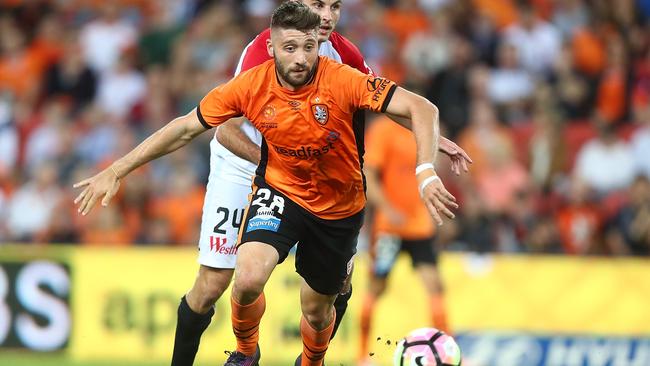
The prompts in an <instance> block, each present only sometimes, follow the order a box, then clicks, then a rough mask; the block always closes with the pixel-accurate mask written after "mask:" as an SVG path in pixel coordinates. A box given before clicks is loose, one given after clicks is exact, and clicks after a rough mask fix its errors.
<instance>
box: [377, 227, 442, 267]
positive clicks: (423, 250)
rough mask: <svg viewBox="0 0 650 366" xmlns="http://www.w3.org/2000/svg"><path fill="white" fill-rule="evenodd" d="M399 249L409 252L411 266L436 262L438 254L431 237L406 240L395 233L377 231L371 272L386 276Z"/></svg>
mask: <svg viewBox="0 0 650 366" xmlns="http://www.w3.org/2000/svg"><path fill="white" fill-rule="evenodd" d="M401 251H406V252H408V253H409V255H410V256H411V263H412V265H413V267H416V266H417V265H418V264H433V265H436V264H437V263H438V254H437V253H436V251H435V250H434V248H433V237H429V238H425V239H417V240H408V239H402V238H400V237H399V236H397V235H392V234H385V233H379V234H378V235H377V237H376V238H375V245H374V248H373V261H372V273H373V274H374V275H375V276H376V277H380V278H386V277H388V275H389V274H390V271H391V270H392V269H393V265H395V261H396V260H397V257H398V256H399V253H400V252H401Z"/></svg>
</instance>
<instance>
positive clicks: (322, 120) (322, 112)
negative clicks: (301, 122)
mask: <svg viewBox="0 0 650 366" xmlns="http://www.w3.org/2000/svg"><path fill="white" fill-rule="evenodd" d="M311 111H312V112H313V113H314V118H316V122H318V123H319V124H320V125H321V126H325V124H326V123H327V121H328V120H329V118H330V114H329V111H328V110H327V106H326V105H325V104H314V105H312V106H311Z"/></svg>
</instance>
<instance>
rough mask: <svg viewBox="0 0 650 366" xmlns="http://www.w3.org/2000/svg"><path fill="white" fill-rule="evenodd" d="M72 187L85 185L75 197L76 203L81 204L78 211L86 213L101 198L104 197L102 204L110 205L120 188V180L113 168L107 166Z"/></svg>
mask: <svg viewBox="0 0 650 366" xmlns="http://www.w3.org/2000/svg"><path fill="white" fill-rule="evenodd" d="M72 187H74V188H81V187H85V188H84V190H83V191H81V193H80V194H79V195H78V196H77V198H75V199H74V204H75V205H77V204H78V205H79V208H78V209H77V212H80V213H81V214H82V215H86V214H87V213H88V212H90V210H91V209H92V208H93V206H95V203H97V200H98V199H100V198H102V206H108V202H110V200H111V198H113V196H115V194H116V193H117V190H118V189H119V188H120V180H119V178H118V177H117V175H116V174H115V172H114V171H113V170H112V169H111V168H107V169H104V170H102V171H101V172H99V173H98V174H97V175H95V176H94V177H90V178H88V179H84V180H82V181H81V182H78V183H75V184H74V185H73V186H72Z"/></svg>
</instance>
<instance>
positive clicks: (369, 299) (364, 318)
mask: <svg viewBox="0 0 650 366" xmlns="http://www.w3.org/2000/svg"><path fill="white" fill-rule="evenodd" d="M376 301H377V298H376V297H374V296H373V295H370V294H368V295H366V298H365V299H364V300H363V306H362V307H361V343H360V344H361V347H360V348H359V351H360V354H359V358H360V359H361V360H363V359H366V358H367V357H368V341H369V337H370V327H371V323H372V313H373V312H374V309H375V302H376Z"/></svg>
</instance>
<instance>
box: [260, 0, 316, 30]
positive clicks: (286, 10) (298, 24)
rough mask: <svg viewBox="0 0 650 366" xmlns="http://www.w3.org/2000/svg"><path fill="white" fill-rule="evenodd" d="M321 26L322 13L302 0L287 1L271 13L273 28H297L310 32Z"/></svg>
mask: <svg viewBox="0 0 650 366" xmlns="http://www.w3.org/2000/svg"><path fill="white" fill-rule="evenodd" d="M319 26H320V15H318V14H316V13H314V12H313V11H311V9H309V7H307V5H305V4H303V3H302V2H300V1H285V2H283V3H282V4H280V6H278V7H277V8H276V9H275V10H274V11H273V15H271V29H275V28H282V29H296V30H299V31H301V32H309V31H313V30H314V29H317V28H318V27H319Z"/></svg>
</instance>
